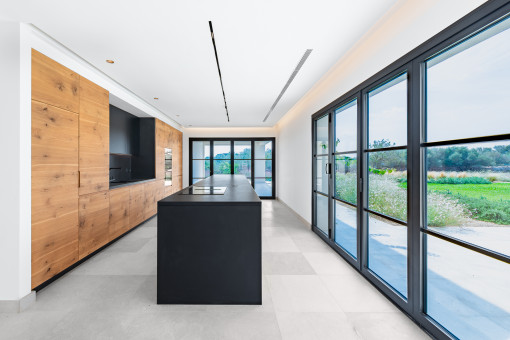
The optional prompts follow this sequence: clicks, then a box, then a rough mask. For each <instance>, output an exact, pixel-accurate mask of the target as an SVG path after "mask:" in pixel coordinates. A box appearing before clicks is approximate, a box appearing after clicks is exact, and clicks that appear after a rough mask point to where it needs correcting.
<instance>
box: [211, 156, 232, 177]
mask: <svg viewBox="0 0 510 340" xmlns="http://www.w3.org/2000/svg"><path fill="white" fill-rule="evenodd" d="M213 170H214V174H227V175H228V174H230V159H229V160H215V161H214V168H213Z"/></svg>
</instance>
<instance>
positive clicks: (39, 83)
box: [32, 49, 80, 113]
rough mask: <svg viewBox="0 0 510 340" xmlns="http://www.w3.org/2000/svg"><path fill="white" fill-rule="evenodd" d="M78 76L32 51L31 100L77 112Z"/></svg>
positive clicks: (78, 106)
mask: <svg viewBox="0 0 510 340" xmlns="http://www.w3.org/2000/svg"><path fill="white" fill-rule="evenodd" d="M79 87H80V76H79V75H78V74H77V73H74V72H73V71H71V70H70V69H68V68H67V67H64V66H62V65H60V64H59V63H57V62H56V61H54V60H52V59H50V58H48V57H47V56H45V55H44V54H42V53H40V52H38V51H36V50H34V49H32V99H33V100H36V101H39V102H42V103H46V104H49V105H53V106H56V107H59V108H61V109H64V110H68V111H72V112H75V113H78V112H79V109H80V88H79Z"/></svg>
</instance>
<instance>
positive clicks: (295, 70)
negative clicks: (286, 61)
mask: <svg viewBox="0 0 510 340" xmlns="http://www.w3.org/2000/svg"><path fill="white" fill-rule="evenodd" d="M310 53H312V49H308V50H306V51H305V53H304V54H303V56H302V57H301V60H300V61H299V63H298V64H297V66H296V68H295V69H294V72H292V74H291V75H290V78H289V80H287V83H286V84H285V86H284V87H283V89H282V91H281V92H280V94H279V95H278V97H277V98H276V100H275V101H274V103H273V105H272V106H271V108H270V109H269V112H268V113H267V115H266V116H265V117H264V120H263V122H264V123H265V122H266V120H267V118H269V115H270V114H271V113H272V112H273V110H274V108H275V107H276V105H277V104H278V102H279V101H280V99H282V97H283V94H284V93H285V91H287V88H288V87H289V85H290V83H292V81H293V80H294V78H295V77H296V75H297V74H298V72H299V70H300V69H301V67H303V64H304V63H305V61H306V59H308V56H310Z"/></svg>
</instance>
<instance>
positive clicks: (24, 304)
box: [0, 291, 36, 313]
mask: <svg viewBox="0 0 510 340" xmlns="http://www.w3.org/2000/svg"><path fill="white" fill-rule="evenodd" d="M35 300H36V292H35V291H31V292H30V293H29V294H28V295H26V296H24V297H22V298H21V299H19V300H7V301H0V313H20V312H23V311H24V310H26V309H27V308H28V307H30V306H31V305H32V304H34V302H35Z"/></svg>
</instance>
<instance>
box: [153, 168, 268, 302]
mask: <svg viewBox="0 0 510 340" xmlns="http://www.w3.org/2000/svg"><path fill="white" fill-rule="evenodd" d="M211 187H213V188H215V189H212V188H211ZM261 213H262V212H261V201H260V199H259V197H258V196H257V194H256V193H255V191H254V190H253V188H252V186H251V184H250V183H249V182H248V180H247V179H246V177H245V176H244V175H214V176H211V177H209V178H206V179H204V180H202V181H200V182H198V183H196V184H194V185H193V186H191V187H188V188H185V189H183V190H181V191H179V192H177V193H175V194H173V195H171V196H168V197H166V198H164V199H162V200H161V201H159V202H158V247H157V251H158V254H157V258H158V259H157V261H158V269H157V302H158V304H246V305H251V304H262V263H261V259H262V244H261V242H262V240H261V237H262V236H261V223H262V220H261V218H262V217H261Z"/></svg>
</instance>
